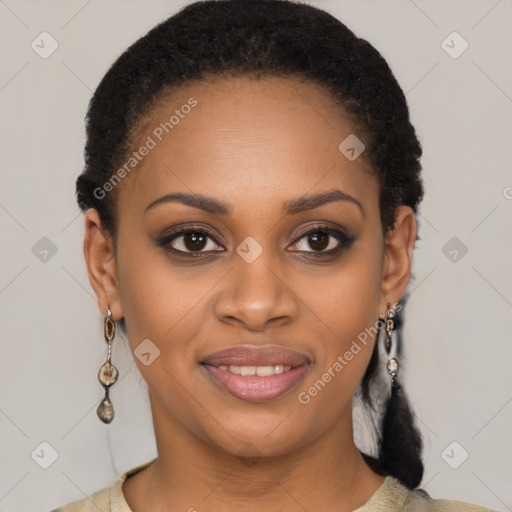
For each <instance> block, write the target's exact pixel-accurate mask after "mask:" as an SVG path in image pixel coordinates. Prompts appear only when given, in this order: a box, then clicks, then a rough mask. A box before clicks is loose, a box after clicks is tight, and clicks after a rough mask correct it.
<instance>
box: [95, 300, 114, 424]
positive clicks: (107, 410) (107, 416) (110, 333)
mask: <svg viewBox="0 0 512 512" xmlns="http://www.w3.org/2000/svg"><path fill="white" fill-rule="evenodd" d="M104 330H105V341H106V342H107V346H108V353H107V360H106V361H105V363H104V364H103V366H102V367H101V368H100V371H99V372H98V380H99V381H100V383H101V385H102V386H103V387H104V388H105V398H103V400H102V401H101V402H100V405H98V408H97V409H96V413H97V415H98V418H99V419H100V420H101V421H103V423H110V422H111V421H112V420H113V419H114V406H113V405H112V402H111V401H110V398H109V396H108V391H109V388H110V386H112V384H114V383H115V382H116V380H117V378H118V377H119V372H118V371H117V368H116V367H115V366H114V365H113V364H112V363H111V361H110V358H111V356H112V341H113V339H114V336H115V334H116V324H115V323H114V320H112V311H110V308H109V307H107V316H106V317H105V329H104Z"/></svg>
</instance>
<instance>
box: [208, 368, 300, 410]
mask: <svg viewBox="0 0 512 512" xmlns="http://www.w3.org/2000/svg"><path fill="white" fill-rule="evenodd" d="M308 367H309V364H305V365H301V366H296V367H295V368H292V369H291V370H289V371H287V372H283V373H279V374H277V375H269V376H268V377H260V376H259V375H247V376H245V377H243V376H242V375H236V374H234V373H231V372H230V371H229V370H221V369H220V368H217V367H216V366H211V365H204V368H205V369H206V371H207V372H208V376H209V377H210V378H211V379H212V380H213V382H215V383H216V384H218V385H219V386H220V387H221V388H223V389H225V390H226V391H227V392H228V393H230V394H231V395H233V396H234V397H236V398H239V399H241V400H247V401H248V402H264V401H266V400H272V399H273V398H277V397H278V396H280V395H282V394H284V393H286V392H287V391H288V390H289V389H291V388H292V387H294V386H295V385H296V384H297V382H299V380H300V379H301V378H302V376H303V375H304V373H305V372H306V370H307V369H308Z"/></svg>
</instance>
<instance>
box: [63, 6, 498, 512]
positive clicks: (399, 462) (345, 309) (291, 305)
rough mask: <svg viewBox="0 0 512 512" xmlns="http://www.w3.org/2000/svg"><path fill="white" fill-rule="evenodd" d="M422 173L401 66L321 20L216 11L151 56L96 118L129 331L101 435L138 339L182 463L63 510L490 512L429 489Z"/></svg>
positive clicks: (90, 225)
mask: <svg viewBox="0 0 512 512" xmlns="http://www.w3.org/2000/svg"><path fill="white" fill-rule="evenodd" d="M420 156H421V147H420V144H419V142H418V140H417V137H416V134H415V130H414V128H413V126H412V125H411V123H410V121H409V113H408V108H407V104H406V101H405V97H404V94H403V92H402V90H401V89H400V87H399V85H398V84H397V82H396V80H395V78H394V76H393V74H392V72H391V71H390V69H389V67H388V65H387V64H386V62H385V61H384V59H383V58H382V56H381V55H380V54H379V53H378V52H377V51H376V50H375V49H374V48H373V47H372V46H371V45H370V44H369V43H368V42H367V41H365V40H363V39H359V38H357V37H356V36H355V35H354V34H353V33H352V32H351V31H350V30H349V29H348V28H347V27H345V26H344V25H343V24H342V23H341V22H339V21H338V20H336V19H335V18H333V17H332V16H331V15H329V14H327V13H326V12H324V11H322V10H320V9H317V8H314V7H311V6H308V5H304V4H299V3H293V2H291V1H288V0H221V1H206V2H196V3H193V4H191V5H189V6H187V7H186V8H184V9H182V10H181V11H180V12H179V13H177V14H176V15H174V16H172V17H171V18H169V19H168V20H166V21H165V22H163V23H161V24H160V25H158V26H157V27H155V28H154V29H153V30H151V31H150V32H149V33H148V34H147V35H146V36H144V37H142V38H141V39H139V40H138V41H137V42H136V43H135V44H134V45H132V46H131V47H130V48H129V49H128V50H127V51H126V52H125V53H124V54H123V55H122V56H121V57H120V58H119V59H118V60H117V61H116V63H115V64H114V65H113V66H112V68H111V69H110V70H109V71H108V73H107V74H106V75H105V77H104V79H103V80H102V82H101V84H100V85H99V87H98V88H97V90H96V92H95V94H94V97H93V99H92V101H91V104H90V106H89V112H88V119H87V144H86V151H85V159H86V166H85V170H84V172H83V173H82V174H81V175H80V176H79V177H78V180H77V199H78V203H79V205H80V207H81V208H82V209H83V211H84V212H85V239H84V254H85V259H86V264H87V270H88V275H89V279H90V282H91V285H92V286H93V288H94V290H95V292H96V295H97V298H98V304H99V308H100V311H101V312H102V314H104V315H105V339H106V342H107V349H108V351H107V361H106V362H105V364H104V365H103V366H102V368H101V369H100V372H99V379H100V382H101V383H102V385H103V386H104V388H105V397H104V398H103V399H102V400H101V402H100V404H99V406H98V411H97V412H98V416H99V418H100V419H101V420H102V421H104V422H105V423H109V422H111V421H112V420H113V419H114V416H115V412H114V405H113V404H112V402H111V400H110V397H109V390H110V388H111V386H112V385H115V381H116V380H117V377H118V372H117V370H116V368H115V361H112V360H111V346H112V343H113V342H114V339H115V334H116V325H117V326H119V327H120V328H121V329H123V331H124V332H125V333H126V335H127V338H128V339H129V342H130V346H131V349H132V351H133V352H134V355H135V356H136V357H135V360H136V363H137V365H138V367H139V369H140V371H141V373H142V375H143V377H144V379H145V381H146V382H147V384H148V389H149V396H150V403H151V410H152V415H153V423H154V428H155V437H156V441H157V448H158V457H157V458H156V459H153V460H151V461H148V462H147V463H145V464H143V465H141V466H138V467H137V468H133V469H132V470H131V471H128V472H127V473H125V474H123V475H122V476H121V477H120V478H119V479H118V480H117V481H116V482H115V483H114V485H113V486H112V487H110V488H106V489H103V490H100V491H98V492H97V493H95V494H93V495H92V496H90V497H89V498H87V499H84V500H81V501H79V502H75V503H73V504H69V505H67V506H64V507H62V508H59V509H57V510H58V511H60V512H71V511H79V510H80V511H89V510H97V509H100V510H102V511H107V510H109V511H116V512H127V511H130V510H131V511H133V512H145V511H150V510H151V511H152V512H157V511H163V510H167V511H169V510H189V511H194V510H199V511H201V510H215V511H218V510H223V511H230V510H244V511H253V510H261V509H265V510H270V511H273V510H276V511H278V510H279V511H283V510H286V511H295V510H309V511H313V510H314V511H353V510H357V511H359V512H363V511H364V512H366V511H374V510H375V511H376V510H379V511H383V510H390V511H391V510H467V511H473V510H474V511H476V510H489V509H484V508H482V507H479V506H476V505H469V504H466V503H462V502H455V501H448V500H435V499H433V498H431V497H430V496H429V495H428V494H427V493H426V492H425V491H424V490H421V489H418V488H417V487H418V485H419V484H420V482H421V479H422V475H423V464H422V460H421V450H422V443H421V439H420V436H419V433H418V431H417V429H416V426H415V424H414V421H413V416H412V414H411V412H410V409H409V406H408V403H407V399H406V396H405V394H404V392H403V390H402V388H401V387H400V379H399V373H400V372H399V365H400V363H401V359H400V354H399V352H398V350H397V346H396V345H397V341H398V340H397V331H396V328H397V327H399V326H400V321H399V320H400V315H401V314H402V310H403V306H404V302H405V301H404V297H405V292H406V288H407V285H408V283H409V279H410V275H411V267H412V255H413V249H414V245H415V241H416V239H417V227H416V219H415V214H416V213H417V207H418V204H419V203H420V201H421V199H422V197H423V184H422V180H421V175H420V170H421V167H420V163H419V159H420ZM383 377H385V378H383ZM358 397H362V399H363V400H364V402H365V404H366V405H367V408H368V411H369V414H370V416H371V418H373V421H374V422H375V425H376V427H375V451H374V453H364V452H362V451H360V450H359V449H358V447H357V446H356V444H355V442H354V435H353V428H352V424H353V412H352V411H353V402H354V400H355V399H356V398H358Z"/></svg>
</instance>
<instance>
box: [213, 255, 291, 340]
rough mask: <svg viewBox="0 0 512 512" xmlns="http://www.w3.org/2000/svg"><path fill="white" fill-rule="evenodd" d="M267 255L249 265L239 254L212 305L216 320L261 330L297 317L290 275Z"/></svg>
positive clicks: (251, 329)
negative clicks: (213, 305)
mask: <svg viewBox="0 0 512 512" xmlns="http://www.w3.org/2000/svg"><path fill="white" fill-rule="evenodd" d="M266 252H267V251H265V250H264V251H263V252H262V254H260V256H259V257H258V258H256V260H254V261H252V262H251V263H248V262H247V261H245V260H244V259H243V258H241V257H239V256H238V255H237V256H236V257H235V259H234V267H233V268H232V270H231V271H230V272H229V273H228V275H227V276H226V281H225V283H224V287H223V288H222V289H221V292H220V294H219V296H218V297H217V300H216V302H215V314H216V317H217V318H218V319H219V320H220V321H221V322H224V323H233V324H240V325H241V326H243V327H244V329H246V330H250V331H264V330H265V329H267V328H268V327H269V326H275V327H277V326H278V325H284V324H286V323H289V322H292V321H293V320H294V319H296V318H297V314H298V298H297V297H296V296H295V294H294V292H293V288H294V287H293V282H291V279H293V278H292V276H291V273H290V272H286V270H284V266H283V265H277V264H276V260H275V259H273V260H272V259H271V258H270V257H266Z"/></svg>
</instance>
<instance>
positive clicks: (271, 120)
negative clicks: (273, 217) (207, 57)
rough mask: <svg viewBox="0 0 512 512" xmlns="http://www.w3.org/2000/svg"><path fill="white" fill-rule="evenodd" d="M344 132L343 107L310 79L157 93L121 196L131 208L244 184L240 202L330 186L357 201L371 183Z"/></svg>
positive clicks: (202, 85) (232, 81)
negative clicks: (346, 149)
mask: <svg viewBox="0 0 512 512" xmlns="http://www.w3.org/2000/svg"><path fill="white" fill-rule="evenodd" d="M353 136H354V127H353V126H352V123H351V122H350V121H349V119H348V117H347V115H346V114H345V112H344V110H343V109H342V107H341V106H340V105H338V104H337V103H335V101H334V100H333V98H332V97H331V96H330V94H329V93H328V92H327V91H326V90H325V89H323V88H322V87H320V86H317V85H316V84H311V83H307V82H306V83H301V82H299V81H298V80H295V79H290V78H263V79H258V80H255V79H249V78H229V79H219V80H216V81H214V82H196V83H194V84H190V85H187V86H184V87H181V88H178V89H176V90H174V91H173V92H172V93H169V94H166V95H163V96H162V97H161V98H160V99H159V101H158V102H157V103H156V104H155V105H154V107H153V108H152V109H151V112H150V113H149V114H148V115H147V116H146V117H145V118H144V120H143V122H141V123H140V127H139V129H138V133H137V137H136V139H135V142H134V144H133V151H134V154H133V155H132V157H131V159H132V160H135V161H133V162H131V163H134V164H135V165H134V168H133V170H132V169H130V171H129V172H128V173H127V174H129V176H128V178H127V179H126V180H124V182H123V183H122V186H121V193H120V202H121V203H122V202H123V197H124V200H126V201H129V202H130V205H131V207H136V206H137V203H139V202H140V203H141V204H142V203H144V204H147V203H148V202H150V201H151V200H154V199H155V198H156V197H155V196H156V195H157V194H163V193H169V192H172V191H174V190H180V191H183V192H192V193H193V192H197V193H201V194H204V195H216V196H217V197H219V198H226V199H227V198H231V200H229V201H227V202H230V203H233V202H234V200H235V199H236V197H237V195H238V196H239V193H240V192H244V195H245V199H244V202H246V203H247V202H248V201H250V200H251V199H253V200H254V201H256V202H257V203H259V204H260V205H261V204H262V203H261V200H262V199H268V200H269V201H270V199H271V198H273V197H274V196H275V197H276V198H277V197H279V198H281V199H280V203H282V198H283V196H289V197H294V196H295V195H297V194H298V193H306V192H308V191H312V190H313V189H319V190H323V189H327V188H332V186H333V185H334V186H338V187H341V188H343V189H344V191H346V192H347V193H350V194H351V195H354V196H356V197H359V198H362V199H361V202H363V200H364V198H363V196H365V195H368V193H369V191H371V190H369V189H374V190H373V191H374V192H375V191H376V188H375V187H376V181H375V179H374V178H373V177H372V176H371V174H370V172H369V167H368V166H367V164H366V161H365V160H364V159H363V158H357V159H356V160H353V161H351V160H349V159H348V158H347V157H346V156H345V155H344V154H343V153H342V152H341V151H340V148H339V146H340V143H342V141H344V140H346V138H347V137H353ZM357 137H358V138H359V139H360V138H362V136H361V134H358V135H357ZM135 153H137V155H136V156H134V155H135ZM142 153H144V155H142ZM128 167H130V166H128ZM120 206H121V205H120Z"/></svg>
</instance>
